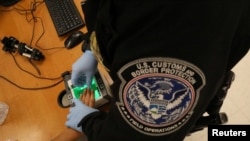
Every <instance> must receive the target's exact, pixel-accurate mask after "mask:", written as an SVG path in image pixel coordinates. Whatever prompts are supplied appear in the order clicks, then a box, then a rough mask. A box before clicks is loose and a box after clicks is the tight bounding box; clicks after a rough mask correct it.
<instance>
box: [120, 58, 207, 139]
mask: <svg viewBox="0 0 250 141" xmlns="http://www.w3.org/2000/svg"><path fill="white" fill-rule="evenodd" d="M118 76H119V78H120V79H121V85H120V89H119V100H120V102H117V103H116V105H117V107H118V109H119V111H120V113H121V115H122V116H123V118H124V119H125V121H126V122H127V123H128V124H129V125H130V126H131V127H132V128H134V129H135V130H137V131H138V132H141V133H143V134H147V135H151V136H160V135H167V134H170V133H172V132H174V131H176V130H178V129H179V128H180V127H181V126H183V125H184V124H185V123H186V122H187V121H188V120H189V118H190V116H191V114H192V112H193V108H194V107H195V105H196V102H197V99H198V97H199V91H200V90H201V88H202V87H203V86H204V83H205V76H204V74H203V73H202V71H201V70H200V69H199V68H198V67H196V66H194V65H193V64H191V63H188V62H186V61H182V60H178V59H173V58H145V59H140V60H136V61H133V62H130V63H128V64H127V65H125V66H124V67H123V68H121V69H120V70H119V72H118Z"/></svg>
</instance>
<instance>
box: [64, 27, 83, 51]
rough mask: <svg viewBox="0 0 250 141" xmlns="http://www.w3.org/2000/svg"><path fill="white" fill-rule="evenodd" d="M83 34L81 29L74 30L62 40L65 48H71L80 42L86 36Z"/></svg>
mask: <svg viewBox="0 0 250 141" xmlns="http://www.w3.org/2000/svg"><path fill="white" fill-rule="evenodd" d="M85 36H86V35H85V34H84V33H83V32H82V31H75V32H73V33H72V34H70V35H69V37H68V38H67V39H66V40H65V41H64V46H65V47H66V48H67V49H70V48H73V47H75V46H77V45H78V44H80V43H81V42H82V41H83V40H84V39H85V38H86V37H85Z"/></svg>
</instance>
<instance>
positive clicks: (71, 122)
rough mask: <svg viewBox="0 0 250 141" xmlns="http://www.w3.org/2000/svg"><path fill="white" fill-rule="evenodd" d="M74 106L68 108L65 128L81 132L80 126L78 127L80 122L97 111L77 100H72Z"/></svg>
mask: <svg viewBox="0 0 250 141" xmlns="http://www.w3.org/2000/svg"><path fill="white" fill-rule="evenodd" d="M73 102H74V106H73V107H70V110H69V114H68V116H67V121H66V126H67V127H70V128H72V129H75V130H77V131H79V132H82V126H79V127H78V124H79V123H80V121H81V120H82V119H83V118H84V117H85V116H87V115H88V114H90V113H93V112H96V111H98V110H97V109H94V108H91V107H88V106H87V105H85V104H83V103H82V101H80V100H79V99H76V98H74V99H73Z"/></svg>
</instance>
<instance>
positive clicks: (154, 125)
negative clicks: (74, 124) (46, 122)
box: [82, 0, 250, 141]
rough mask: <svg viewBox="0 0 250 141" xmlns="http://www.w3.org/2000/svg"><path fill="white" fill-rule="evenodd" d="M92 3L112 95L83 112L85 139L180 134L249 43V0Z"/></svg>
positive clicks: (160, 138)
mask: <svg viewBox="0 0 250 141" xmlns="http://www.w3.org/2000/svg"><path fill="white" fill-rule="evenodd" d="M99 4H100V5H99V6H100V7H98V12H97V13H98V15H97V19H96V27H95V31H96V37H97V41H98V44H99V49H100V51H101V55H102V57H103V59H104V62H103V63H104V64H105V65H106V66H107V67H108V68H109V69H110V75H111V76H112V79H113V80H114V84H113V85H112V86H111V88H112V93H113V95H114V102H113V105H112V108H111V109H110V112H109V113H108V114H105V113H101V112H97V113H93V114H91V115H89V116H88V117H86V118H85V119H84V122H83V124H82V125H83V131H84V132H85V133H86V135H87V136H88V137H89V141H118V140H119V141H128V140H130V141H133V140H135V141H136V140H144V141H152V140H157V141H166V140H173V141H178V140H183V139H184V138H185V136H186V134H187V133H188V132H189V131H190V130H191V129H192V127H193V126H194V123H195V122H196V121H197V119H198V118H199V117H200V116H201V115H202V114H203V113H204V112H205V110H206V107H207V106H208V104H209V103H210V101H211V99H212V98H213V97H214V95H215V94H216V91H218V89H219V88H220V86H221V85H222V82H223V79H224V77H225V75H226V73H227V72H228V71H229V70H231V69H232V67H233V66H234V65H235V64H236V63H237V62H238V61H239V60H240V59H241V58H242V57H243V56H244V55H245V54H246V53H247V51H248V50H249V46H250V42H249V41H250V22H249V20H250V19H249V18H250V14H249V10H250V9H249V1H248V0H237V1H235V0H220V1H218V0H209V1H182V0H174V1H173V0H163V1H152V0H104V1H100V3H99ZM87 26H88V25H87ZM91 27H93V26H91Z"/></svg>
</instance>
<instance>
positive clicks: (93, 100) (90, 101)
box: [89, 90, 95, 107]
mask: <svg viewBox="0 0 250 141" xmlns="http://www.w3.org/2000/svg"><path fill="white" fill-rule="evenodd" d="M94 105H95V94H94V91H93V90H90V98H89V107H94Z"/></svg>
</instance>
